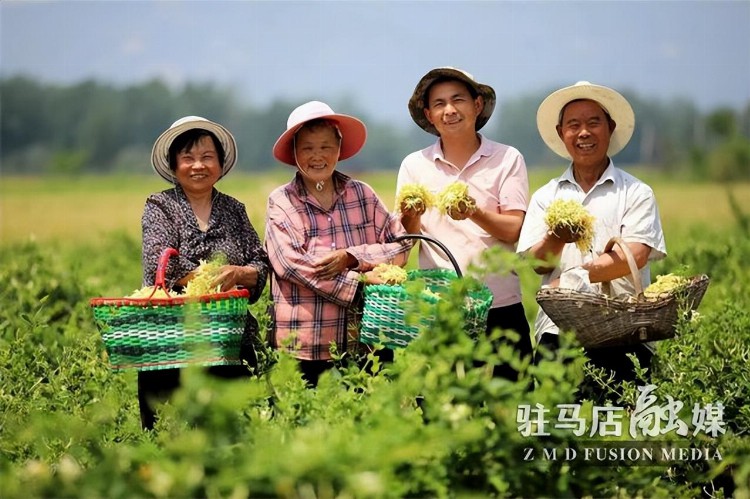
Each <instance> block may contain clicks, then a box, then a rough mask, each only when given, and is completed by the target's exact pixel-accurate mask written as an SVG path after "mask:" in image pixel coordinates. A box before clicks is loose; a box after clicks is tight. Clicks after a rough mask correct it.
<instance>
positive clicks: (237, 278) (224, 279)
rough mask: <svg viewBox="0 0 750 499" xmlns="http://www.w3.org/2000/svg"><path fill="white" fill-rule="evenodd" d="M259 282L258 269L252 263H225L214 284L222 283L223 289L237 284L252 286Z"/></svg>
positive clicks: (227, 289) (228, 288)
mask: <svg viewBox="0 0 750 499" xmlns="http://www.w3.org/2000/svg"><path fill="white" fill-rule="evenodd" d="M257 283H258V269H256V268H255V267H253V266H252V265H245V266H240V265H223V266H222V267H221V269H220V270H219V272H218V274H216V277H215V278H214V285H215V286H218V285H219V284H221V290H222V291H229V290H230V289H233V288H234V287H236V286H242V287H244V288H248V289H249V288H252V287H254V286H255V285H256V284H257Z"/></svg>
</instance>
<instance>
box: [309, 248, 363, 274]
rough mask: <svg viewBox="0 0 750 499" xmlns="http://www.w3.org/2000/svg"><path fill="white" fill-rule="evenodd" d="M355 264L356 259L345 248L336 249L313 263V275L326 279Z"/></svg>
mask: <svg viewBox="0 0 750 499" xmlns="http://www.w3.org/2000/svg"><path fill="white" fill-rule="evenodd" d="M356 266H357V259H356V258H354V256H352V255H351V254H350V253H349V252H347V251H346V250H343V249H341V250H336V251H334V252H333V253H331V254H329V255H327V256H324V257H323V258H321V259H320V260H318V262H317V263H316V264H315V269H316V272H315V277H317V278H318V279H321V280H323V281H328V280H330V279H334V278H335V277H336V276H337V275H339V274H342V273H344V272H346V271H347V270H348V269H351V268H354V267H356Z"/></svg>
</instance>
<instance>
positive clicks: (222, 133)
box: [151, 116, 237, 184]
mask: <svg viewBox="0 0 750 499" xmlns="http://www.w3.org/2000/svg"><path fill="white" fill-rule="evenodd" d="M194 128H199V129H202V130H208V131H209V132H211V133H213V134H214V135H215V136H216V138H217V139H219V142H220V143H221V146H222V147H223V148H224V167H223V168H222V170H221V177H223V176H224V175H226V174H227V173H229V170H231V169H232V168H233V167H234V165H235V164H236V163H237V142H236V141H235V140H234V137H233V136H232V134H231V133H230V132H229V130H227V129H226V128H224V127H223V126H221V125H219V124H218V123H214V122H213V121H210V120H207V119H206V118H201V117H200V116H185V117H184V118H180V119H179V120H177V121H175V122H174V123H172V126H170V127H169V128H168V129H167V130H166V131H164V133H162V134H161V135H159V138H158V139H156V142H154V147H153V149H151V166H153V167H154V171H155V172H156V173H158V174H159V176H161V178H163V179H164V180H166V181H167V182H169V183H170V184H174V183H175V176H174V172H173V171H172V169H171V168H169V147H170V146H171V145H172V142H174V139H176V138H177V137H178V136H179V135H180V134H182V133H184V132H187V131H188V130H192V129H194ZM221 177H219V178H221Z"/></svg>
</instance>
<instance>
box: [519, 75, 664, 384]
mask: <svg viewBox="0 0 750 499" xmlns="http://www.w3.org/2000/svg"><path fill="white" fill-rule="evenodd" d="M634 126H635V116H634V114H633V110H632V108H631V107H630V104H629V103H628V102H627V100H625V98H624V97H623V96H622V95H620V94H619V93H618V92H616V91H614V90H612V89H610V88H607V87H603V86H600V85H594V84H591V83H589V82H578V83H576V84H575V85H572V86H569V87H565V88H562V89H560V90H557V91H556V92H553V93H552V94H550V95H549V96H548V97H547V98H546V99H545V100H544V101H543V102H542V104H541V105H540V106H539V110H538V111H537V127H538V129H539V133H540V134H541V136H542V138H543V139H544V141H545V143H546V144H547V146H549V147H550V149H552V150H553V151H554V152H555V153H557V154H558V155H560V156H562V157H563V158H566V159H569V160H572V162H571V164H570V167H569V168H568V169H567V170H566V171H565V172H564V173H563V174H562V175H561V176H560V177H558V178H555V179H553V180H551V181H550V182H549V183H547V184H546V185H545V186H543V187H542V188H540V189H539V190H538V191H536V192H535V193H534V194H533V196H532V198H531V203H530V204H529V209H528V211H527V214H526V219H525V220H524V224H523V227H522V229H521V235H520V238H519V241H518V248H517V251H518V252H519V253H520V252H524V253H528V254H530V255H531V256H533V257H534V258H537V259H540V260H546V261H550V262H554V261H557V264H554V263H550V264H549V265H548V266H545V267H540V268H538V269H536V271H537V273H539V274H541V275H542V276H543V277H542V285H543V286H544V285H548V286H557V285H558V284H559V282H560V278H561V275H562V274H563V273H565V272H568V271H572V272H571V273H574V274H577V276H581V274H583V275H584V276H586V275H587V277H588V280H589V281H590V282H591V283H592V284H593V285H594V286H598V284H597V283H601V282H604V281H609V282H611V286H612V294H613V295H614V296H617V295H619V294H622V293H627V294H631V295H632V294H633V285H632V283H631V282H630V281H629V280H628V279H627V278H626V276H629V275H630V269H629V267H628V264H627V261H626V259H625V255H624V254H623V252H622V250H621V249H620V248H619V247H618V246H615V247H614V248H613V249H612V250H611V251H608V252H604V246H605V245H606V243H607V241H609V239H610V238H611V237H614V236H617V237H620V238H622V239H623V240H624V241H625V242H626V243H627V246H628V248H629V249H630V251H631V252H632V254H633V256H634V257H635V261H636V264H637V266H638V268H639V270H640V278H641V281H642V284H643V287H644V288H645V287H646V286H648V284H649V282H650V273H649V262H650V261H652V260H658V259H661V258H664V257H665V256H666V245H665V243H664V234H663V232H662V228H661V221H660V218H659V210H658V208H657V206H656V199H655V197H654V193H653V191H652V190H651V188H650V187H649V186H648V185H646V184H645V183H643V182H641V181H640V180H638V179H637V178H635V177H634V176H632V175H630V174H628V173H626V172H624V171H623V170H620V169H619V168H616V167H615V165H614V163H613V162H612V159H611V157H612V156H614V155H615V154H617V153H618V152H619V151H620V150H622V149H623V148H624V147H625V146H626V145H627V143H628V141H629V140H630V138H631V136H632V134H633V128H634ZM556 199H574V200H576V201H579V202H580V203H582V204H583V206H584V207H585V208H586V209H587V210H588V211H589V212H590V213H591V214H592V215H593V216H594V217H595V224H594V240H593V243H592V246H591V248H590V249H589V250H588V251H586V252H581V251H580V250H579V249H578V248H577V247H576V245H575V244H573V243H574V242H575V239H574V237H571V235H570V234H560V235H557V234H555V233H554V232H553V231H551V230H549V228H548V227H547V226H546V224H545V222H544V215H545V211H546V210H547V208H548V207H549V205H550V203H551V202H552V201H553V200H556ZM565 278H566V276H563V280H565ZM584 280H585V279H584ZM558 333H559V331H558V328H557V326H555V324H554V323H553V322H552V321H551V320H550V319H549V317H547V315H546V314H545V313H544V311H543V310H541V309H540V310H539V313H538V315H537V319H536V322H535V334H536V340H537V344H538V345H545V346H547V347H548V348H552V349H554V348H556V346H557V344H558V341H557V340H558V336H557V335H558ZM628 353H633V354H635V355H636V356H637V357H638V359H639V361H640V364H641V366H642V367H647V366H648V365H649V364H650V361H651V357H652V351H651V349H650V347H649V346H648V345H646V344H638V345H634V346H632V347H612V348H602V349H589V350H587V352H586V354H587V356H588V357H589V359H590V360H591V362H592V363H593V364H594V365H595V366H599V367H604V368H608V369H610V370H612V371H613V372H614V373H615V376H616V377H617V378H618V379H627V380H633V379H634V377H635V373H634V369H633V364H632V362H631V361H630V359H628V358H627V356H626V355H627V354H628Z"/></svg>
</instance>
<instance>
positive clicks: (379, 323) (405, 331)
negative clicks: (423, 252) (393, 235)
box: [359, 234, 492, 348]
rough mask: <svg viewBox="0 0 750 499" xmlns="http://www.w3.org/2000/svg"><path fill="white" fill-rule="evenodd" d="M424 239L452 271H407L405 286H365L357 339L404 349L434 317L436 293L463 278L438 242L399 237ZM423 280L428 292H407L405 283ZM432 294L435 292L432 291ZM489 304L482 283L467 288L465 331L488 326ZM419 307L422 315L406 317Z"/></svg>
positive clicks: (475, 331)
mask: <svg viewBox="0 0 750 499" xmlns="http://www.w3.org/2000/svg"><path fill="white" fill-rule="evenodd" d="M408 238H414V239H425V240H428V241H430V242H433V243H435V244H437V245H438V246H439V247H440V248H441V249H442V250H443V251H444V252H445V253H446V255H448V257H449V259H450V260H451V262H452V263H453V266H454V268H455V271H452V270H447V269H427V270H410V271H409V272H408V273H407V274H408V276H407V280H406V282H405V283H404V285H393V286H391V285H382V284H373V285H367V286H365V289H364V308H363V311H362V318H361V324H360V334H359V341H360V342H362V343H365V344H369V345H375V344H379V343H381V342H382V343H383V344H384V345H385V346H386V347H388V348H403V347H405V346H407V345H408V344H409V343H410V342H411V341H413V340H414V339H415V338H417V337H418V336H419V334H420V332H421V331H423V330H429V328H430V327H431V325H432V324H433V323H434V322H435V319H436V317H437V316H436V310H437V304H438V302H439V301H440V298H439V297H438V296H436V295H437V294H440V293H443V292H446V291H447V289H448V288H449V287H450V285H451V283H452V282H453V281H455V280H456V279H459V278H461V277H462V275H461V270H460V269H459V267H458V263H457V262H456V260H455V258H454V257H453V255H452V254H451V253H450V252H449V250H448V248H446V247H445V246H444V245H443V244H442V243H440V241H437V240H436V239H433V238H431V237H429V236H424V235H421V234H407V235H405V236H401V237H400V238H399V239H398V240H401V239H408ZM416 281H421V282H424V286H425V289H426V290H429V293H419V294H414V293H409V292H408V291H407V290H406V287H405V286H408V285H409V284H408V283H410V282H416ZM433 293H434V294H433ZM491 305H492V293H491V292H490V290H489V289H488V288H487V287H486V286H484V287H482V288H480V289H478V290H472V291H470V292H469V293H468V294H467V296H466V307H465V308H464V310H463V314H464V331H465V332H466V333H467V334H469V335H471V336H477V335H479V334H481V333H484V331H485V329H486V327H487V315H488V313H489V309H490V306H491ZM417 309H421V311H422V315H420V316H419V317H418V318H417V319H416V320H411V321H410V320H409V315H410V312H411V311H415V310H417Z"/></svg>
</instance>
